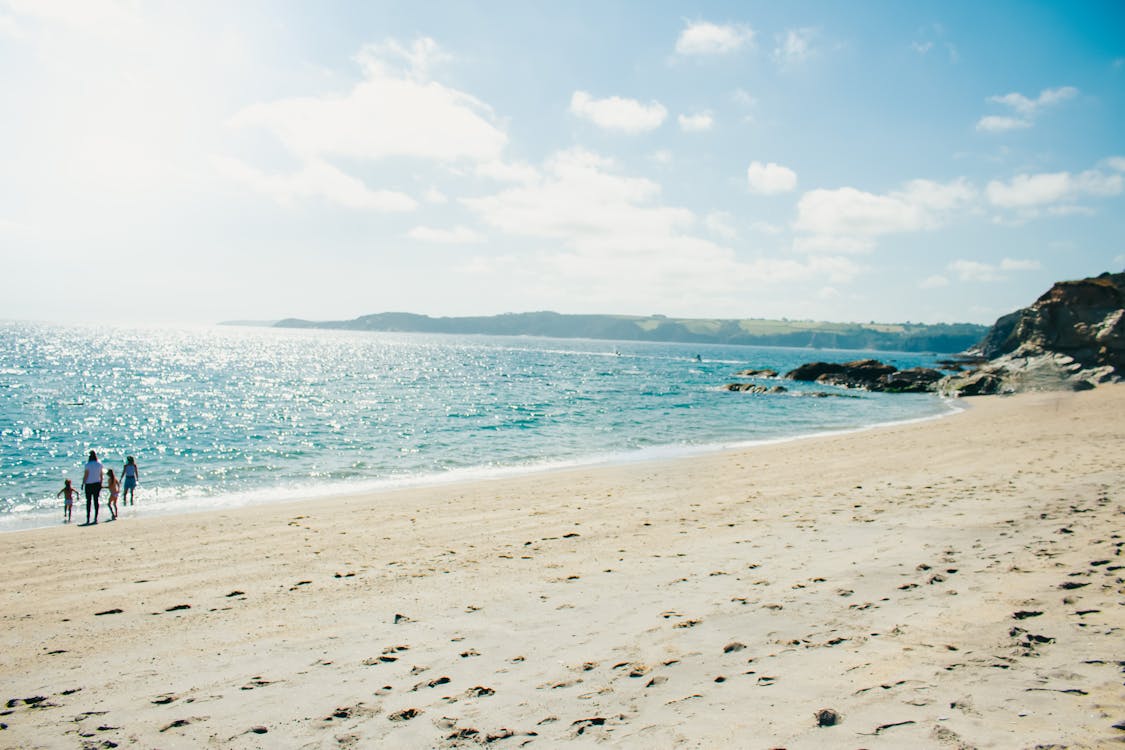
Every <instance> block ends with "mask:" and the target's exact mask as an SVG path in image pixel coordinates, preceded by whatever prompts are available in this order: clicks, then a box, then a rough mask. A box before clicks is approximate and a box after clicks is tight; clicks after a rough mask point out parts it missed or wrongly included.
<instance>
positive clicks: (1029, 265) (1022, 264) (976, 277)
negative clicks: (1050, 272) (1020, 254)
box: [947, 258, 1042, 282]
mask: <svg viewBox="0 0 1125 750" xmlns="http://www.w3.org/2000/svg"><path fill="white" fill-rule="evenodd" d="M947 268H948V270H950V271H952V272H953V273H955V274H957V277H958V278H959V279H960V280H961V281H976V282H990V281H1004V280H1005V279H1007V276H1006V275H1005V274H1004V273H1003V272H1004V271H1038V270H1039V269H1040V268H1042V266H1041V265H1040V263H1039V261H1037V260H1015V259H1012V258H1004V259H1003V260H1002V261H1000V264H999V265H994V264H991V263H981V262H980V261H975V260H955V261H953V262H952V263H950V264H949V265H948V266H947Z"/></svg>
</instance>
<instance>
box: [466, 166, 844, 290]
mask: <svg viewBox="0 0 1125 750" xmlns="http://www.w3.org/2000/svg"><path fill="white" fill-rule="evenodd" d="M542 174H543V179H542V180H541V181H539V182H538V183H535V184H532V185H525V186H518V187H513V188H510V189H507V190H504V191H501V192H499V193H497V194H495V195H491V196H486V197H481V198H466V199H463V200H462V203H463V204H464V205H465V206H467V207H468V208H469V209H470V210H471V211H473V212H474V213H475V214H476V215H477V216H478V217H479V219H480V220H481V221H482V222H483V223H484V224H486V225H489V226H491V227H494V228H495V229H498V230H501V231H502V232H504V233H506V234H509V235H512V236H517V237H531V238H536V239H537V240H540V242H539V243H535V244H534V245H532V246H533V247H535V246H538V247H540V248H543V247H545V246H548V247H549V246H550V243H552V242H555V243H558V244H559V245H560V246H561V248H562V249H561V251H558V252H555V251H547V250H541V251H535V252H533V251H528V255H527V257H526V261H525V272H526V273H528V274H529V275H533V276H535V277H536V278H538V279H541V280H542V283H547V282H546V280H548V279H549V280H551V283H552V284H557V285H561V286H562V287H565V288H569V287H572V286H575V285H580V286H581V288H582V289H583V298H584V300H585V301H586V304H587V305H588V306H601V305H606V304H608V305H611V306H612V309H628V308H629V307H630V306H634V305H638V304H642V301H643V300H646V299H647V300H650V299H653V298H662V299H667V300H668V304H669V305H674V304H676V303H678V301H679V300H681V299H686V298H687V297H688V296H690V297H691V298H692V300H693V303H694V304H697V303H698V300H699V299H709V300H713V301H714V303H715V304H716V305H718V304H720V303H726V304H729V305H730V307H731V309H734V308H735V307H737V306H739V305H743V304H744V299H745V294H746V291H747V290H748V289H762V288H765V287H767V286H768V285H770V284H776V283H781V282H786V281H796V280H813V279H824V278H828V279H831V280H832V281H833V282H837V283H838V282H839V281H841V280H844V281H846V280H848V279H850V278H852V277H854V275H855V274H856V273H858V269H857V267H856V265H855V264H854V263H853V262H852V261H851V260H849V259H846V258H839V257H812V258H806V259H792V258H784V259H775V258H752V259H744V258H740V257H739V256H738V254H737V253H736V252H735V251H734V250H733V249H731V248H730V247H727V246H725V245H723V244H721V243H719V242H715V241H712V240H710V239H707V238H706V237H705V236H703V234H704V232H710V233H711V234H712V235H713V236H716V237H719V238H723V237H724V236H725V235H729V233H730V232H731V231H733V227H732V226H731V219H730V217H729V216H727V215H726V214H721V213H717V214H711V215H709V216H707V217H706V218H705V219H704V220H702V221H700V220H699V219H698V217H696V215H695V214H694V213H693V212H692V211H689V210H687V209H685V208H681V207H676V206H669V205H665V204H663V203H662V202H661V201H660V194H661V189H660V185H659V184H657V183H655V182H653V181H651V180H648V179H644V178H638V177H630V176H627V175H623V174H621V173H620V172H619V168H618V165H617V164H616V163H615V162H613V161H612V160H609V159H606V158H604V157H601V156H598V155H597V154H594V153H591V152H589V151H585V150H583V149H571V150H568V151H564V152H561V153H557V154H555V155H554V156H552V157H551V158H550V159H549V160H548V161H547V162H546V164H545V165H544V166H543V168H542ZM525 244H526V243H525ZM491 267H492V266H491V263H490V262H488V261H485V260H480V261H479V262H477V263H475V264H474V268H476V269H477V270H478V271H480V272H484V271H486V270H487V269H489V268H491ZM552 294H553V292H552Z"/></svg>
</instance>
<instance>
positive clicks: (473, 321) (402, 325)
mask: <svg viewBox="0 0 1125 750" xmlns="http://www.w3.org/2000/svg"><path fill="white" fill-rule="evenodd" d="M274 325H275V326H276V327H280V328H325V329H337V330H353V331H386V332H404V333H445V334H462V335H472V334H479V335H490V336H544V337H550V338H584V339H608V340H616V341H662V342H682V343H698V344H741V345H746V344H752V345H757V346H792V347H808V348H820V349H874V350H881V351H906V352H946V353H950V352H960V351H963V350H965V349H968V348H970V347H972V346H974V345H975V344H977V343H978V342H980V340H981V339H982V338H984V335H985V333H986V332H987V331H988V327H987V326H982V325H977V324H974V323H939V324H935V325H926V324H922V323H889V324H887V323H874V322H872V323H826V322H820V321H808V320H765V319H759V318H747V319H741V320H726V319H719V318H669V317H667V316H664V315H649V316H633V315H564V314H561V313H555V312H529V313H505V314H503V315H490V316H476V317H448V318H445V317H442V318H432V317H430V316H428V315H417V314H414V313H401V312H388V313H377V314H374V315H364V316H361V317H359V318H355V319H354V320H341V321H309V320H299V319H296V318H289V319H286V320H282V321H279V322H277V323H275V324H274Z"/></svg>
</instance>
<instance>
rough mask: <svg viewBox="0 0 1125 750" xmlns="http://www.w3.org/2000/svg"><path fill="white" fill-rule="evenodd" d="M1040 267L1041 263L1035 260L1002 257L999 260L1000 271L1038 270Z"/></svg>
mask: <svg viewBox="0 0 1125 750" xmlns="http://www.w3.org/2000/svg"><path fill="white" fill-rule="evenodd" d="M1042 267H1043V265H1042V264H1041V263H1040V262H1039V261H1037V260H1018V259H1015V258H1004V259H1003V260H1002V261H1000V270H1002V271H1038V270H1039V269H1041V268H1042Z"/></svg>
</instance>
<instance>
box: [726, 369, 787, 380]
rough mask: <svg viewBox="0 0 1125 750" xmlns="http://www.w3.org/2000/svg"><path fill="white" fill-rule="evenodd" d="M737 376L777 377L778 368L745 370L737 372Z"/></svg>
mask: <svg viewBox="0 0 1125 750" xmlns="http://www.w3.org/2000/svg"><path fill="white" fill-rule="evenodd" d="M735 377H736V378H776V377H777V370H770V369H763V370H753V369H751V370H743V371H742V372H738V373H735Z"/></svg>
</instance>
